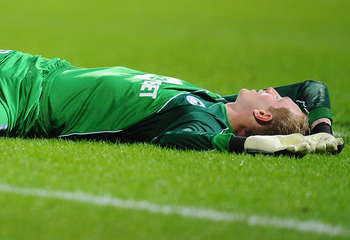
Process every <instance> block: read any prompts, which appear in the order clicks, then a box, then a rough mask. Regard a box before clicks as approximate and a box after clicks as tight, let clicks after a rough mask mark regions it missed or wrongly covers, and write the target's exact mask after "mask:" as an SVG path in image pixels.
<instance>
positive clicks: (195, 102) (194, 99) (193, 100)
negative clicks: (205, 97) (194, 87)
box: [186, 96, 205, 107]
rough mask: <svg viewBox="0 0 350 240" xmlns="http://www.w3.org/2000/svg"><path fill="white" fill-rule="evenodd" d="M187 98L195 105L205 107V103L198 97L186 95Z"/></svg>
mask: <svg viewBox="0 0 350 240" xmlns="http://www.w3.org/2000/svg"><path fill="white" fill-rule="evenodd" d="M186 100H187V101H188V102H189V103H191V104H192V105H195V106H200V107H205V105H204V103H203V102H202V101H201V100H199V99H198V98H196V97H193V96H187V97H186Z"/></svg>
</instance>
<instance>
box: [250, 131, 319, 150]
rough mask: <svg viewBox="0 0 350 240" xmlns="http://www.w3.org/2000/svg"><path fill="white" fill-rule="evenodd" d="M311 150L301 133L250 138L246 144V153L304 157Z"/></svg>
mask: <svg viewBox="0 0 350 240" xmlns="http://www.w3.org/2000/svg"><path fill="white" fill-rule="evenodd" d="M311 150H312V148H311V145H310V143H309V141H308V140H306V139H305V137H304V136H303V135H302V134H300V133H293V134H289V135H272V136H258V135H257V136H250V137H248V138H247V139H246V141H245V143H244V151H245V152H247V153H266V154H289V155H304V154H306V153H309V152H310V151H311Z"/></svg>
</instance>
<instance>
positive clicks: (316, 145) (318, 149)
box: [305, 133, 344, 154]
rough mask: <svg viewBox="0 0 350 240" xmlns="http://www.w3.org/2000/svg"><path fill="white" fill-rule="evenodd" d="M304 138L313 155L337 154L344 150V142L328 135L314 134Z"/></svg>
mask: <svg viewBox="0 0 350 240" xmlns="http://www.w3.org/2000/svg"><path fill="white" fill-rule="evenodd" d="M305 138H306V140H308V141H309V144H310V146H311V152H313V153H333V154H338V153H340V152H341V151H342V150H343V148H344V140H343V139H342V138H335V137H334V136H333V135H332V134H329V133H316V134H313V135H310V136H305Z"/></svg>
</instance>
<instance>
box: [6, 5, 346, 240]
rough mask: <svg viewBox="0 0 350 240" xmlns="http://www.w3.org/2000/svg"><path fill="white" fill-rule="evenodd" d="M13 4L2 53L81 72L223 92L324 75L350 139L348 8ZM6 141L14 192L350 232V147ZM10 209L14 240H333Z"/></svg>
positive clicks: (20, 204) (138, 216) (37, 205)
mask: <svg viewBox="0 0 350 240" xmlns="http://www.w3.org/2000/svg"><path fill="white" fill-rule="evenodd" d="M2 9H4V10H2V13H1V14H0V26H1V36H2V38H0V47H1V48H3V49H18V50H21V51H24V52H30V53H33V54H42V55H43V56H46V57H57V56H58V57H61V58H66V59H68V60H69V61H70V62H72V64H73V65H76V66H83V67H85V66H86V67H97V66H114V65H122V66H127V67H131V68H135V69H138V70H142V71H145V72H151V73H159V74H164V75H168V76H174V77H179V78H182V79H185V80H188V81H190V82H193V83H195V84H197V85H200V86H202V87H204V88H208V89H210V90H212V91H214V92H217V93H219V94H222V95H225V94H230V93H235V92H237V91H238V90H239V89H240V88H242V87H247V88H263V87H267V86H278V85H283V84H289V83H294V82H297V81H302V80H305V79H316V80H321V81H323V82H325V83H326V84H327V85H328V86H329V89H330V93H331V97H332V106H333V110H334V113H335V116H334V117H335V121H334V130H335V131H336V133H337V134H338V135H340V136H343V137H344V140H345V141H346V142H348V141H349V140H350V137H349V133H350V127H349V126H350V122H349V119H350V118H349V117H350V114H349V111H348V109H349V107H350V97H349V96H350V95H349V92H350V87H349V86H348V83H349V76H350V74H349V73H350V69H349V67H348V66H349V62H350V61H349V60H350V57H349V56H350V50H349V47H348V46H349V43H348V39H349V37H350V17H349V15H348V12H349V10H350V4H349V3H348V2H347V1H342V0H337V1H326V0H323V1H322V0H321V1H313V0H307V1H291V0H286V1H278V0H275V1H272V0H267V1H253V0H249V1H212V0H209V1H205V2H197V1H194V0H188V1H182V0H180V1H167V2H164V1H160V0H152V1H141V0H137V1H132V2H130V1H107V0H104V1H99V2H96V1H67V0H63V1H58V2H47V1H41V0H33V1H31V2H30V3H28V4H23V3H22V2H20V1H18V0H14V1H7V2H6V3H2ZM0 147H1V158H0V169H1V175H0V183H1V184H9V185H11V186H19V187H23V188H42V189H48V190H65V191H84V192H88V193H92V194H95V195H106V194H110V195H111V196H117V197H120V198H123V199H135V200H147V201H151V202H154V203H157V204H168V205H174V206H178V205H180V206H194V207H199V208H208V209H215V210H219V211H227V212H238V213H243V214H247V215H262V216H267V217H274V216H276V217H279V218H295V219H298V220H317V221H322V222H325V223H329V224H332V225H341V226H343V227H345V228H347V229H349V228H350V217H349V216H350V209H349V207H348V201H349V196H350V187H349V170H350V162H349V161H350V160H349V150H348V148H345V149H344V151H343V152H342V153H341V154H340V155H339V156H328V155H327V156H326V155H308V156H306V157H304V158H301V159H295V158H288V157H270V156H250V155H245V154H243V155H233V154H228V153H219V152H195V151H176V150H170V149H161V148H159V147H157V146H152V145H149V144H113V143H108V142H86V141H82V142H71V141H62V140H54V139H50V140H44V139H34V140H31V139H25V140H23V139H5V138H1V139H0ZM0 203H1V206H2V207H1V208H0V209H1V210H0V238H1V239H77V238H80V239H115V238H118V239H213V238H218V239H232V238H237V239H329V238H330V237H329V236H327V235H318V234H314V233H304V232H299V231H295V230H286V229H279V228H273V227H259V226H248V225H247V224H245V223H239V222H238V223H235V222H233V223H232V222H231V223H227V222H212V221H207V220H198V219H186V218H182V217H179V216H176V215H170V216H162V215H160V214H150V213H146V212H139V211H131V210H121V209H115V208H111V207H98V206H93V205H89V204H81V203H74V202H69V201H62V200H55V199H41V198H36V197H30V196H27V197H24V196H19V195H14V194H5V193H1V195H0ZM347 237H349V236H347ZM336 238H339V239H343V238H344V239H345V238H346V236H343V237H342V236H338V237H333V238H332V239H336Z"/></svg>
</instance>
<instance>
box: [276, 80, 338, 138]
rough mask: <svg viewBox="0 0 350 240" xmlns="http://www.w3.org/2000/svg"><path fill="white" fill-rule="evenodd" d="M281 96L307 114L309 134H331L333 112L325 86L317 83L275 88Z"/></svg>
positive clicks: (308, 82)
mask: <svg viewBox="0 0 350 240" xmlns="http://www.w3.org/2000/svg"><path fill="white" fill-rule="evenodd" d="M276 90H277V91H278V92H279V94H280V95H281V96H288V97H290V98H291V99H292V100H293V101H294V102H295V103H297V104H298V106H299V107H300V108H301V110H302V111H303V112H305V113H306V114H308V116H309V123H310V129H311V133H312V134H314V133H318V132H327V133H332V128H331V125H332V121H333V112H332V109H331V104H330V97H329V92H328V88H327V86H326V85H325V84H324V83H322V82H319V81H314V80H308V81H304V82H301V83H296V84H291V85H286V86H281V87H277V88H276Z"/></svg>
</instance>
